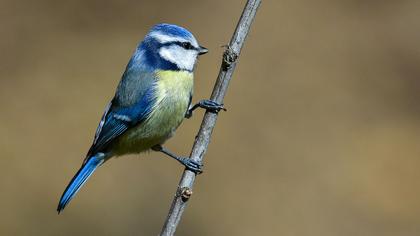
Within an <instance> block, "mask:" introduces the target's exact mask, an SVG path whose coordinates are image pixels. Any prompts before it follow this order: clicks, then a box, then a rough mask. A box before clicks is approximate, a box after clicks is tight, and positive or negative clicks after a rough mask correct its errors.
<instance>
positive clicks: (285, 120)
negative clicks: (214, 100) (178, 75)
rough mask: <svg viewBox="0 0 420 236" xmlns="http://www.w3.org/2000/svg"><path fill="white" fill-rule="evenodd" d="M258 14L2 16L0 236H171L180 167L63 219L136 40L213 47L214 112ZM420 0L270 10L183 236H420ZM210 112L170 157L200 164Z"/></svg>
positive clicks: (228, 9) (286, 2)
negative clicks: (170, 29) (174, 28)
mask: <svg viewBox="0 0 420 236" xmlns="http://www.w3.org/2000/svg"><path fill="white" fill-rule="evenodd" d="M244 3H245V0H240V1H239V0H235V1H223V0H212V1H192V0H177V1H163V0H159V1H158V0H153V1H133V0H123V1H95V0H84V1H81V0H74V1H52V0H50V1H47V0H41V1H29V0H27V1H22V0H17V1H15V0H8V1H7V0H6V1H5V0H2V1H1V2H0V35H1V38H0V52H1V57H0V107H1V112H0V114H1V115H0V132H1V136H0V150H1V154H0V171H1V178H0V188H1V191H0V209H1V214H0V235H157V234H158V233H159V232H160V229H161V226H162V224H163V222H164V220H165V217H166V214H167V212H168V209H169V206H170V203H171V201H172V197H173V194H174V192H175V189H176V186H177V183H178V181H179V178H180V175H181V172H182V167H181V166H180V165H179V164H177V163H175V162H174V161H172V160H169V159H167V158H166V157H163V156H162V155H161V154H158V153H149V154H143V155H132V156H127V157H123V158H119V159H115V160H112V161H110V162H108V163H107V164H106V165H104V166H103V167H102V168H100V169H99V170H98V171H97V172H96V173H95V174H94V176H92V178H91V179H90V180H89V181H88V183H87V184H86V185H85V186H84V188H83V189H82V190H81V191H80V192H79V194H78V195H77V197H76V198H75V199H73V201H72V202H71V203H70V205H69V206H68V207H67V209H66V210H65V211H64V212H63V214H60V215H57V213H56V211H55V209H56V205H57V202H58V198H59V197H60V195H61V193H62V191H63V190H64V188H65V186H66V185H67V183H68V181H69V180H70V179H71V177H72V176H73V174H74V173H75V172H76V171H77V169H78V168H79V166H80V164H81V162H82V160H83V158H84V155H85V153H86V151H87V150H88V148H89V146H90V144H91V142H92V138H93V134H94V131H95V129H96V125H97V124H98V121H99V119H100V117H101V115H102V112H103V109H104V107H105V105H106V104H107V102H108V101H109V100H110V99H111V97H112V96H113V93H114V89H115V87H116V85H117V83H118V81H119V79H120V76H121V74H122V72H123V70H124V68H125V65H126V63H127V61H128V59H129V57H130V55H131V53H132V52H133V49H134V48H135V46H136V44H137V42H138V41H139V40H141V39H142V38H143V36H144V35H145V34H146V32H147V31H148V29H149V28H150V27H151V26H152V25H153V24H155V23H159V22H170V23H175V24H179V25H182V26H185V27H187V28H188V29H190V30H191V31H192V32H193V33H194V34H195V35H196V37H197V38H198V39H199V41H200V42H201V43H202V44H203V45H205V46H206V47H208V48H209V49H210V53H209V54H207V55H205V56H203V57H202V58H201V59H200V62H199V65H198V70H197V72H196V83H195V97H194V101H197V100H198V99H200V98H207V97H209V94H210V92H211V89H212V87H213V83H214V80H215V78H216V76H217V73H218V70H219V65H220V58H221V54H222V52H223V48H221V46H222V45H225V44H226V43H227V42H228V41H229V39H230V37H231V34H232V32H233V30H234V27H235V25H236V22H237V20H238V18H239V16H240V13H241V11H242V8H243V6H244ZM419 29H420V1H416V0H411V1H410V0H400V1H384V0H382V1H375V0H364V1H359V0H341V1H338V0H337V1H332V0H330V1H329V0H320V1H311V0H300V1H295V0H282V1H277V0H271V1H270V0H265V1H263V4H262V6H261V8H260V11H259V12H258V15H257V18H256V21H255V24H254V25H253V27H252V31H251V33H250V35H249V38H248V40H247V42H246V44H245V48H244V50H243V53H242V55H241V57H240V62H239V65H238V67H237V70H236V72H235V74H234V78H233V80H232V83H231V86H230V89H229V91H228V95H227V97H226V99H225V104H226V106H227V107H228V109H229V110H228V112H225V113H221V115H220V119H219V120H218V123H217V127H216V129H215V132H214V135H213V139H212V142H211V144H210V147H209V150H208V153H207V155H206V158H205V173H204V174H203V175H200V176H199V178H198V181H197V182H196V185H195V189H194V190H195V193H194V195H193V198H192V199H191V200H190V204H189V207H188V208H187V210H186V212H185V214H184V217H183V219H182V222H181V224H180V226H179V229H178V232H177V235H203V236H206V235H244V236H246V235H299V236H301V235H311V236H314V235H322V236H328V235H342V236H346V235H348V236H354V235H381V236H387V235H402V236H409V235H419V232H420V200H419V199H420V181H419V179H420V171H419V170H418V169H419V167H420V126H419V125H420V106H419V99H420V43H419V42H420V30H419ZM202 113H203V112H202V111H201V112H197V113H196V116H195V117H194V118H193V119H191V120H187V121H186V122H184V123H183V125H182V126H181V127H180V129H179V130H178V132H177V135H176V136H175V138H173V139H172V140H170V141H169V142H168V143H167V146H168V147H169V148H170V149H172V150H173V151H175V152H176V153H179V154H188V153H189V151H190V148H191V145H192V142H193V140H194V136H195V134H196V132H197V129H198V127H199V124H200V122H201V116H202Z"/></svg>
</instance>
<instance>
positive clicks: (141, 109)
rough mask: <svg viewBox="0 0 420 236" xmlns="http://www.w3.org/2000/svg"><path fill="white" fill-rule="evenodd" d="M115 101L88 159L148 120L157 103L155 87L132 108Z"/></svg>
mask: <svg viewBox="0 0 420 236" xmlns="http://www.w3.org/2000/svg"><path fill="white" fill-rule="evenodd" d="M115 100H116V99H115V98H114V99H113V100H112V101H111V102H110V103H109V104H108V106H107V108H106V109H105V112H104V114H103V116H102V119H101V122H100V123H99V126H98V128H97V129H96V134H95V138H94V141H93V144H92V146H91V148H90V149H89V152H88V154H87V157H89V156H91V155H94V154H95V153H98V152H103V151H105V149H106V148H107V147H108V145H109V144H110V143H111V142H112V141H113V140H115V139H116V138H117V137H119V136H120V135H121V134H123V133H124V132H125V131H126V130H128V129H130V128H131V127H133V126H136V125H138V124H139V123H141V122H142V121H144V120H145V119H146V118H147V116H148V115H149V114H150V112H151V109H152V107H153V104H154V101H155V96H154V89H153V86H151V87H149V89H147V90H146V92H145V93H144V94H143V96H142V97H141V98H140V100H139V101H137V102H136V103H135V104H133V105H132V106H125V107H121V106H119V105H117V104H118V101H115Z"/></svg>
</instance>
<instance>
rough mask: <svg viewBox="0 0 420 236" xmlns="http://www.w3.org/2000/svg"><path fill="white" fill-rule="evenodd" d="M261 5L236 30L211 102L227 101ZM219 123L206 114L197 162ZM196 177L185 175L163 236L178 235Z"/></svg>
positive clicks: (252, 0)
mask: <svg viewBox="0 0 420 236" xmlns="http://www.w3.org/2000/svg"><path fill="white" fill-rule="evenodd" d="M260 4H261V0H248V2H247V4H246V6H245V8H244V10H243V12H242V16H241V18H240V20H239V22H238V25H237V26H236V29H235V33H234V34H233V36H232V39H231V40H230V43H229V45H228V46H227V48H226V50H225V52H224V54H223V61H222V65H221V67H220V72H219V76H218V77H217V81H216V84H215V85H214V88H213V93H212V95H211V98H210V99H211V100H213V101H215V102H217V103H219V104H222V103H223V98H224V97H225V94H226V90H227V88H228V86H229V82H230V80H231V78H232V74H233V71H234V70H235V67H236V64H237V60H238V58H239V55H240V53H241V49H242V46H243V44H244V41H245V38H246V36H247V35H248V32H249V29H250V27H251V23H252V21H253V20H254V17H255V14H256V13H257V10H258V7H259V5H260ZM216 120H217V114H216V113H212V112H206V113H205V115H204V118H203V121H202V123H201V127H200V130H199V132H198V134H197V136H196V138H195V142H194V145H193V148H192V151H191V156H190V157H191V158H192V159H193V160H195V161H197V162H202V160H203V157H204V154H205V153H206V151H207V147H208V145H209V142H210V137H211V134H212V132H213V128H214V126H215V124H216ZM195 177H196V176H195V174H194V173H193V172H192V171H189V170H185V171H184V173H183V175H182V178H181V181H180V182H179V185H178V188H177V191H176V194H175V197H174V200H173V202H172V205H171V209H170V210H169V214H168V217H167V219H166V222H165V224H164V225H163V228H162V232H161V233H160V235H161V236H171V235H174V233H175V231H176V228H177V226H178V224H179V221H180V219H181V216H182V213H183V212H184V210H185V207H186V206H187V201H188V199H189V198H190V196H191V194H192V188H193V185H194V181H195Z"/></svg>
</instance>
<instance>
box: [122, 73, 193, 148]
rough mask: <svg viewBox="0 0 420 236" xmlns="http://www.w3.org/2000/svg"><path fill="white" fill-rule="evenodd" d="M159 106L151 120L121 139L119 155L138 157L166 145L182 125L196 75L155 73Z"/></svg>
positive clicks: (156, 104) (157, 104)
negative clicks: (134, 154)
mask: <svg viewBox="0 0 420 236" xmlns="http://www.w3.org/2000/svg"><path fill="white" fill-rule="evenodd" d="M156 76H157V79H158V81H157V83H156V84H155V86H156V89H155V91H156V94H155V96H156V103H155V105H154V107H153V109H152V112H151V113H150V115H149V117H148V118H147V119H146V120H145V121H144V122H142V123H141V124H139V125H138V126H137V127H133V128H132V129H130V130H128V131H127V132H126V133H125V134H124V135H122V137H121V138H120V139H119V142H118V143H119V144H118V146H119V147H118V148H117V149H118V150H119V151H118V153H116V154H117V155H118V154H120V155H121V154H125V153H138V152H141V151H144V150H147V149H149V148H150V147H152V146H154V145H156V144H161V143H163V142H164V141H165V140H166V139H168V138H169V137H170V136H172V134H173V132H174V131H175V130H176V128H178V126H179V125H180V124H181V122H182V120H183V119H184V117H185V112H186V111H187V109H188V105H189V100H190V96H191V95H192V89H193V74H192V73H191V72H187V71H158V72H157V73H156Z"/></svg>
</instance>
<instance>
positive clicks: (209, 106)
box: [185, 99, 226, 119]
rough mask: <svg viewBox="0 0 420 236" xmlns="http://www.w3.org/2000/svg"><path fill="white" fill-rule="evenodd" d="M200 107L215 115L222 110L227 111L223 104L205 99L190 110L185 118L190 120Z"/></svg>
mask: <svg viewBox="0 0 420 236" xmlns="http://www.w3.org/2000/svg"><path fill="white" fill-rule="evenodd" d="M199 107H200V108H203V109H206V110H207V111H210V112H214V113H218V112H219V111H220V110H224V111H226V108H224V107H223V104H219V103H217V102H215V101H212V100H208V99H203V100H201V101H199V102H198V103H196V104H195V105H194V106H192V107H190V109H188V111H187V113H186V114H185V118H187V119H188V118H190V117H191V116H192V114H193V111H194V110H195V109H197V108H199Z"/></svg>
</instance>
